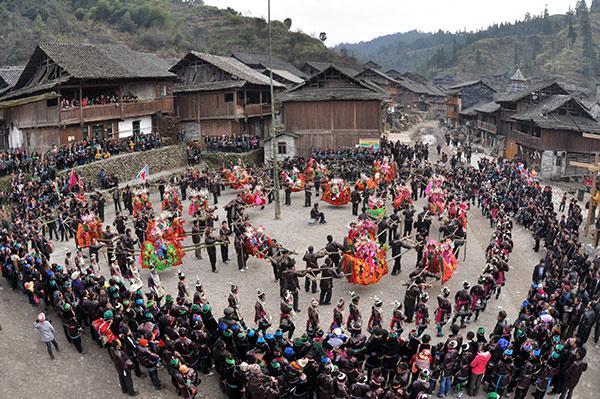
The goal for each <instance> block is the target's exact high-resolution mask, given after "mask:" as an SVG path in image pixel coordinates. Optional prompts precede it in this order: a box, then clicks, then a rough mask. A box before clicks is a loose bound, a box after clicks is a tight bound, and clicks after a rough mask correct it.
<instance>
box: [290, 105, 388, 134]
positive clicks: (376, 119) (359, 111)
mask: <svg viewBox="0 0 600 399" xmlns="http://www.w3.org/2000/svg"><path fill="white" fill-rule="evenodd" d="M282 109H283V120H284V126H285V129H286V130H287V131H302V130H332V131H336V130H371V131H380V130H381V106H380V102H379V101H315V102H309V101H302V102H286V103H284V104H282Z"/></svg>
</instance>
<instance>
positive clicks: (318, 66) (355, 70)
mask: <svg viewBox="0 0 600 399" xmlns="http://www.w3.org/2000/svg"><path fill="white" fill-rule="evenodd" d="M330 66H331V63H330V62H320V61H306V62H305V63H304V64H302V66H301V67H300V70H301V71H302V72H303V73H304V74H305V75H306V76H307V77H308V76H312V75H315V74H317V73H320V72H323V71H324V70H325V69H327V68H329V67H330ZM335 67H336V68H337V69H338V70H340V71H342V72H343V73H344V74H346V75H348V76H351V77H354V76H356V75H358V74H359V73H360V72H361V71H362V70H363V69H364V68H362V67H360V66H355V65H339V64H335Z"/></svg>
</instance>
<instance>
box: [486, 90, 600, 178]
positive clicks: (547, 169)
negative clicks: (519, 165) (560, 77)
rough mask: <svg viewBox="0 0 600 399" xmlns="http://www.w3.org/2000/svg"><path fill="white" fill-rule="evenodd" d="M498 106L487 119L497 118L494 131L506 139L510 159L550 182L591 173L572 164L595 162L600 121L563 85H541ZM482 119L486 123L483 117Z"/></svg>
mask: <svg viewBox="0 0 600 399" xmlns="http://www.w3.org/2000/svg"><path fill="white" fill-rule="evenodd" d="M495 102H496V103H497V104H498V105H499V106H500V109H499V110H496V111H495V112H494V113H490V114H489V115H492V114H495V115H494V117H495V118H496V120H497V121H498V123H499V124H498V125H497V126H496V131H497V133H498V134H500V135H502V136H505V137H506V144H505V148H504V155H505V156H506V157H507V158H509V159H514V158H518V159H522V160H524V161H526V162H527V163H528V164H529V165H530V166H533V167H536V168H538V170H540V174H541V176H542V177H543V178H548V179H560V178H567V177H574V176H581V175H584V174H586V173H588V172H587V170H584V169H579V168H576V167H573V166H572V165H571V164H570V162H571V161H583V162H589V161H593V160H594V156H595V154H596V153H599V152H600V140H596V139H594V138H593V137H594V135H596V134H600V123H598V121H597V119H596V118H595V117H594V115H593V114H592V113H591V111H590V109H589V108H588V107H586V106H585V105H584V104H583V103H582V102H581V101H580V100H579V99H578V98H576V97H575V96H573V95H572V93H570V92H569V91H568V90H567V89H566V88H565V87H564V85H563V84H561V83H558V82H556V81H548V82H541V83H538V84H536V85H533V86H530V87H527V88H525V89H523V90H521V91H517V92H513V93H506V94H503V95H501V96H499V97H498V98H496V101H495ZM492 109H493V108H491V107H490V110H492ZM480 115H481V116H478V119H481V120H482V122H483V118H484V113H481V114H480ZM482 122H478V123H479V124H480V126H483V124H482Z"/></svg>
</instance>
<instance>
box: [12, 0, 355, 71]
mask: <svg viewBox="0 0 600 399" xmlns="http://www.w3.org/2000/svg"><path fill="white" fill-rule="evenodd" d="M290 18H293V16H290ZM0 20H1V21H2V24H0V38H1V40H0V65H18V64H23V63H25V62H26V61H27V59H28V57H29V56H30V55H31V52H32V51H33V49H34V48H35V46H36V44H37V43H39V42H48V41H62V42H73V41H75V42H92V43H116V42H121V43H125V44H127V45H129V46H130V47H132V48H133V49H135V50H142V51H149V52H155V53H158V54H160V55H162V56H165V57H179V56H181V55H183V54H184V53H185V52H187V51H189V50H191V49H194V50H199V51H206V52H211V53H215V54H224V55H228V54H230V53H231V52H232V51H246V52H261V53H265V52H266V51H267V43H268V42H267V32H268V30H267V23H266V21H265V20H264V19H261V18H249V17H244V16H242V15H240V14H239V13H238V12H236V11H235V10H232V9H218V8H215V7H210V6H206V5H203V4H202V1H201V0H1V1H0ZM272 29H273V35H272V37H273V52H274V54H275V55H277V56H279V57H280V58H282V59H285V60H287V61H291V62H293V63H297V64H299V63H301V62H303V61H306V60H315V61H340V60H341V59H342V58H344V57H343V56H342V55H340V54H339V53H336V52H335V51H333V50H330V49H328V48H327V47H326V46H325V45H324V44H323V43H322V42H321V41H320V40H318V39H316V38H312V37H310V36H309V35H307V34H304V33H301V32H296V31H295V28H294V26H293V20H292V19H286V20H285V21H283V22H281V21H276V22H274V23H273V25H272Z"/></svg>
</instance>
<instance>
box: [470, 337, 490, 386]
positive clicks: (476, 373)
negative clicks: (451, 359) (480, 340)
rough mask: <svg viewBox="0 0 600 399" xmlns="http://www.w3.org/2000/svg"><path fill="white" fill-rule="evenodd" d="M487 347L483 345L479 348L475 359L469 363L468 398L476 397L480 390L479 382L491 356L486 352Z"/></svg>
mask: <svg viewBox="0 0 600 399" xmlns="http://www.w3.org/2000/svg"><path fill="white" fill-rule="evenodd" d="M488 349H489V348H488V345H487V344H483V345H480V346H479V351H478V352H477V355H476V356H475V359H473V361H471V379H470V381H469V396H477V394H478V393H479V388H481V380H483V376H484V375H485V369H486V367H487V364H488V362H489V361H490V358H491V357H492V354H491V353H490V352H489V350H488Z"/></svg>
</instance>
